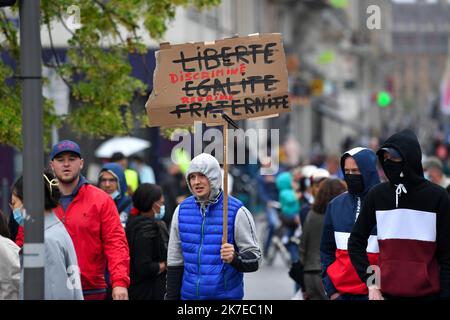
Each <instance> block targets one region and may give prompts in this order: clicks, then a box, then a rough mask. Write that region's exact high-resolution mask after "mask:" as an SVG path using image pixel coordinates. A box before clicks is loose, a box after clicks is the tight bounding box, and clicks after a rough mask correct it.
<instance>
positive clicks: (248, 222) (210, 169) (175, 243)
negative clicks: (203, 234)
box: [166, 153, 261, 300]
mask: <svg viewBox="0 0 450 320" xmlns="http://www.w3.org/2000/svg"><path fill="white" fill-rule="evenodd" d="M192 173H201V174H203V175H205V176H206V177H207V178H208V180H209V185H210V188H211V192H210V195H209V198H208V200H206V201H201V200H200V199H196V200H197V203H199V205H200V208H201V211H202V213H203V214H205V212H206V208H207V207H208V206H209V205H210V204H211V203H215V202H217V201H219V197H220V194H221V193H222V192H223V191H222V182H223V181H222V172H221V169H220V166H219V163H218V162H217V160H216V158H214V157H213V156H211V155H210V154H207V153H202V154H200V155H198V156H196V157H195V158H194V159H192V161H191V163H190V165H189V168H188V171H187V172H186V180H187V185H188V186H189V190H190V191H191V193H192V194H194V192H193V190H192V189H191V186H190V184H189V176H190V175H191V174H192ZM179 209H180V206H178V207H177V208H176V209H175V211H174V213H173V218H172V225H171V229H170V238H169V247H168V253H167V267H168V273H167V295H166V299H167V300H172V299H179V298H180V290H181V283H182V276H183V266H184V259H183V253H182V249H181V240H180V234H179V229H178V212H179ZM234 242H235V250H236V251H235V257H234V259H233V261H232V262H231V266H233V267H234V268H236V270H238V271H240V272H254V271H256V270H258V268H259V263H260V261H261V250H260V247H259V241H258V239H257V236H256V228H255V222H254V221H253V216H252V214H251V213H250V211H249V210H248V209H247V208H245V207H244V206H242V207H241V208H240V209H239V210H238V212H237V214H236V218H235V222H234Z"/></svg>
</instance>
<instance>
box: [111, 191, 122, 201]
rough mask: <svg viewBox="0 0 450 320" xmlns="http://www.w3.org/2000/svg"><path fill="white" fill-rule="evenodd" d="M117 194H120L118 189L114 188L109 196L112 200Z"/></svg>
mask: <svg viewBox="0 0 450 320" xmlns="http://www.w3.org/2000/svg"><path fill="white" fill-rule="evenodd" d="M119 195H120V192H119V190H116V191H114V192H113V193H111V194H110V196H111V198H113V200H114V199H115V198H117V197H118V196H119Z"/></svg>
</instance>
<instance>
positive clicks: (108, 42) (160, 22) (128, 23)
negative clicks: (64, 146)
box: [0, 0, 220, 148]
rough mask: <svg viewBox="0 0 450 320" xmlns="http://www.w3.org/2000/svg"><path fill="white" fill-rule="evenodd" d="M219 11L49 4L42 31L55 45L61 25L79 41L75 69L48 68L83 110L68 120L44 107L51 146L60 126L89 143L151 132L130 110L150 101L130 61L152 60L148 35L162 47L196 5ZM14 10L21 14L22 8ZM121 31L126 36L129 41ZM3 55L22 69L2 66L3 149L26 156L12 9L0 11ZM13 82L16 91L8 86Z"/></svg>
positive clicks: (195, 1)
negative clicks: (76, 17) (143, 99)
mask: <svg viewBox="0 0 450 320" xmlns="http://www.w3.org/2000/svg"><path fill="white" fill-rule="evenodd" d="M219 3H220V0H126V1H124V0H41V31H44V32H47V33H48V35H49V37H50V40H51V42H52V41H53V32H54V30H52V27H51V26H52V25H51V24H52V22H55V21H56V22H59V23H61V24H62V25H63V26H64V27H65V28H66V29H67V30H68V31H69V32H70V34H71V38H70V40H69V41H68V52H67V55H68V58H69V59H68V61H67V62H65V63H61V62H60V61H58V59H54V60H55V63H53V64H51V65H47V67H51V68H55V69H56V71H57V73H58V75H59V76H60V77H61V78H62V79H63V80H64V82H65V83H66V84H67V85H68V86H69V87H70V92H71V95H72V98H73V100H75V101H76V105H77V107H76V108H72V110H71V112H70V113H69V114H68V115H66V116H57V115H56V114H55V110H54V107H53V103H52V101H50V100H48V99H44V130H45V134H46V136H45V141H44V143H45V145H48V141H49V137H50V132H51V127H52V126H57V127H60V126H63V125H69V126H70V127H71V128H72V129H73V131H74V132H77V133H79V134H80V135H85V136H89V137H103V136H106V135H122V134H127V133H130V131H131V130H132V129H134V128H136V127H141V126H144V125H145V123H146V117H145V116H143V114H140V115H133V113H132V112H131V108H130V104H131V102H132V101H133V98H134V97H135V96H136V94H141V95H144V94H146V93H147V92H146V89H147V86H146V85H145V84H144V83H142V82H141V81H140V80H138V79H136V78H133V77H132V76H131V75H130V73H131V66H130V64H129V60H128V54H129V53H139V54H145V53H146V52H147V48H146V46H145V45H144V44H143V41H142V37H141V36H140V35H142V34H144V33H145V32H148V33H149V34H150V36H151V37H152V38H153V39H156V40H159V39H161V38H162V36H163V35H164V32H165V31H166V29H167V25H168V23H169V22H170V21H171V20H173V19H174V17H175V11H176V9H177V7H179V6H192V5H193V6H195V7H196V8H197V9H199V10H201V9H204V8H209V7H212V6H216V5H218V4H219ZM72 5H76V6H78V8H79V9H80V18H81V21H80V22H81V28H79V29H76V30H71V29H70V28H69V27H68V26H67V23H66V22H67V19H66V18H67V16H66V12H67V8H69V7H70V6H72ZM12 10H13V11H15V12H16V14H17V12H18V7H17V5H16V6H15V7H13V8H12ZM139 22H142V23H139ZM139 25H143V26H144V27H143V28H141V27H140V26H139ZM142 29H144V30H142ZM119 30H126V33H127V35H126V36H124V32H122V33H120V32H119ZM0 51H1V52H4V51H7V52H8V53H9V55H10V56H11V57H12V58H13V59H14V60H15V62H16V65H17V68H16V71H15V75H14V74H13V73H14V71H13V70H12V69H11V68H10V67H9V66H7V65H5V64H3V63H2V61H1V59H0V97H1V103H0V108H1V116H0V143H2V144H6V145H10V146H16V147H19V148H21V147H22V138H21V129H22V118H21V115H22V112H21V99H20V92H21V88H20V81H13V80H12V79H14V76H18V75H19V74H20V64H19V62H20V61H19V56H20V51H19V43H18V29H17V27H16V26H15V25H14V24H13V23H12V22H11V21H10V20H9V19H8V17H7V15H6V11H5V9H4V8H2V9H0ZM7 79H9V82H12V83H13V84H12V85H11V84H10V83H9V84H7V82H6V80H7ZM74 79H76V81H74ZM44 81H45V80H44ZM142 112H143V113H144V112H145V109H144V108H143V110H142Z"/></svg>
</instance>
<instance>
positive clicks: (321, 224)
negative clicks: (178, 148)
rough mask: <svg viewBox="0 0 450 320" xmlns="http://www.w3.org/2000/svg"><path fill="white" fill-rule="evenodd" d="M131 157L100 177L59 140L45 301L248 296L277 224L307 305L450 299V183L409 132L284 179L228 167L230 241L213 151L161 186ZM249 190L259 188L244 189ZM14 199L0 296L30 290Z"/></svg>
mask: <svg viewBox="0 0 450 320" xmlns="http://www.w3.org/2000/svg"><path fill="white" fill-rule="evenodd" d="M127 160H128V159H127V158H126V157H124V155H123V154H120V153H117V154H114V155H113V156H112V157H111V159H110V162H107V163H104V164H103V166H102V168H101V169H100V171H99V174H98V179H97V181H95V182H93V183H91V182H88V181H87V179H86V178H85V177H84V176H83V175H82V174H81V171H82V169H83V166H84V160H83V156H82V152H81V150H80V147H79V146H78V144H77V143H76V142H73V141H69V140H64V141H61V142H59V143H57V144H55V145H54V146H53V148H52V152H51V154H50V163H49V169H50V170H45V171H43V173H42V187H43V189H44V195H45V213H44V220H45V231H44V236H45V275H46V276H45V299H65V300H106V299H113V300H127V299H131V300H163V299H167V300H179V299H182V300H197V299H199V300H212V299H220V300H225V299H232V300H240V299H243V297H244V289H243V288H244V277H243V275H244V273H247V272H256V271H257V270H258V269H259V267H260V265H261V263H262V261H264V259H267V258H268V255H270V250H271V248H272V247H273V239H274V237H275V235H276V234H278V233H279V232H280V231H281V236H282V239H283V243H284V245H285V246H286V251H287V252H288V253H289V256H290V266H291V268H290V270H289V275H290V276H291V278H292V279H293V280H294V282H295V290H296V291H298V292H301V294H302V296H303V297H304V299H310V300H327V299H331V300H368V299H370V300H382V299H399V298H414V299H438V298H446V299H448V298H450V237H449V236H448V235H447V233H446V230H449V228H450V197H449V188H450V187H449V185H450V179H449V178H447V177H446V175H445V168H444V165H443V163H442V161H441V160H440V159H439V158H437V157H433V156H431V157H424V156H423V155H422V149H421V147H420V144H419V141H418V139H417V137H416V135H415V134H414V132H412V131H411V130H403V131H401V132H398V133H396V134H394V135H392V136H391V137H389V138H388V139H386V140H385V141H384V143H383V144H382V145H381V146H379V147H377V148H376V149H375V150H373V149H371V148H370V147H366V146H356V147H352V148H351V149H350V150H347V151H345V152H343V153H342V155H340V156H338V155H330V156H328V157H326V158H325V161H324V163H323V165H322V166H320V165H319V166H316V165H313V164H309V163H306V164H303V165H301V166H297V167H288V166H283V165H281V166H280V171H279V172H278V173H277V174H275V175H260V174H259V173H257V171H256V170H253V169H254V168H250V169H248V168H247V169H245V168H244V169H242V168H237V167H235V168H231V170H230V172H231V173H233V172H239V174H238V175H235V176H234V177H233V178H234V179H233V180H234V184H233V185H232V186H231V187H232V190H233V192H231V193H230V194H229V195H228V197H227V201H226V203H227V208H228V209H227V212H228V214H227V225H226V227H227V233H226V237H224V236H223V235H224V220H223V219H224V218H223V211H224V210H223V209H224V205H225V203H224V200H225V198H224V194H223V169H222V168H221V167H220V165H219V163H218V161H217V160H216V159H215V158H214V157H213V156H211V155H209V154H206V153H202V154H200V155H198V156H196V157H194V158H193V159H192V161H190V162H189V164H188V165H187V166H186V167H183V168H182V167H181V166H179V165H177V164H174V163H172V164H170V165H169V166H168V168H167V171H168V175H167V177H166V178H165V179H164V180H162V181H161V182H160V183H159V185H158V184H156V182H157V180H156V179H155V174H154V172H153V169H152V168H151V167H149V166H148V165H146V164H145V161H143V159H142V158H140V157H133V164H132V165H130V164H129V163H128V162H127ZM262 165H267V163H266V162H264V164H262ZM233 169H234V170H233ZM245 179H251V180H252V182H249V180H245ZM240 184H246V185H251V186H254V188H250V189H253V190H250V191H248V193H247V194H246V192H245V190H248V188H247V189H246V188H245V186H243V185H240ZM230 189H231V188H230ZM446 189H447V190H446ZM250 192H251V193H250ZM10 206H11V214H10V216H9V221H7V219H6V216H5V215H4V214H1V215H0V217H1V219H0V256H1V259H2V263H1V264H0V299H19V298H22V297H23V274H24V267H23V259H22V247H23V244H24V231H25V230H24V228H26V223H25V221H26V219H27V216H26V208H25V207H24V203H23V178H22V177H20V178H19V179H18V180H17V181H16V182H15V183H14V185H13V186H12V188H11V203H10ZM259 212H261V213H262V216H264V218H265V221H266V225H267V229H266V232H265V233H264V234H263V237H261V238H260V239H258V236H257V234H259V233H257V230H256V226H255V220H254V216H255V215H256V214H258V213H259ZM292 239H294V240H292Z"/></svg>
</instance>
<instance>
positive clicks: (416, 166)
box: [377, 129, 425, 186]
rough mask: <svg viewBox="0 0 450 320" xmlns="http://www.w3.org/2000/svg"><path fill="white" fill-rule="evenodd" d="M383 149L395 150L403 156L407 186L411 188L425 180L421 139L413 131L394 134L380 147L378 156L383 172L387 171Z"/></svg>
mask: <svg viewBox="0 0 450 320" xmlns="http://www.w3.org/2000/svg"><path fill="white" fill-rule="evenodd" d="M383 148H394V149H395V150H397V151H398V153H399V154H400V155H401V157H402V159H403V174H404V181H405V185H406V186H408V185H409V186H411V184H414V183H418V182H420V181H422V180H423V181H424V180H425V178H424V174H423V167H422V150H421V148H420V144H419V139H418V138H417V136H416V134H415V133H414V132H413V131H412V130H410V129H405V130H402V131H400V132H397V133H395V134H393V135H392V136H391V137H389V138H388V139H387V140H386V142H385V143H383V145H382V146H381V147H380V150H378V152H377V156H378V159H379V161H380V163H381V165H382V167H383V170H385V163H384V152H385V150H383ZM385 171H386V170H385Z"/></svg>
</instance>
